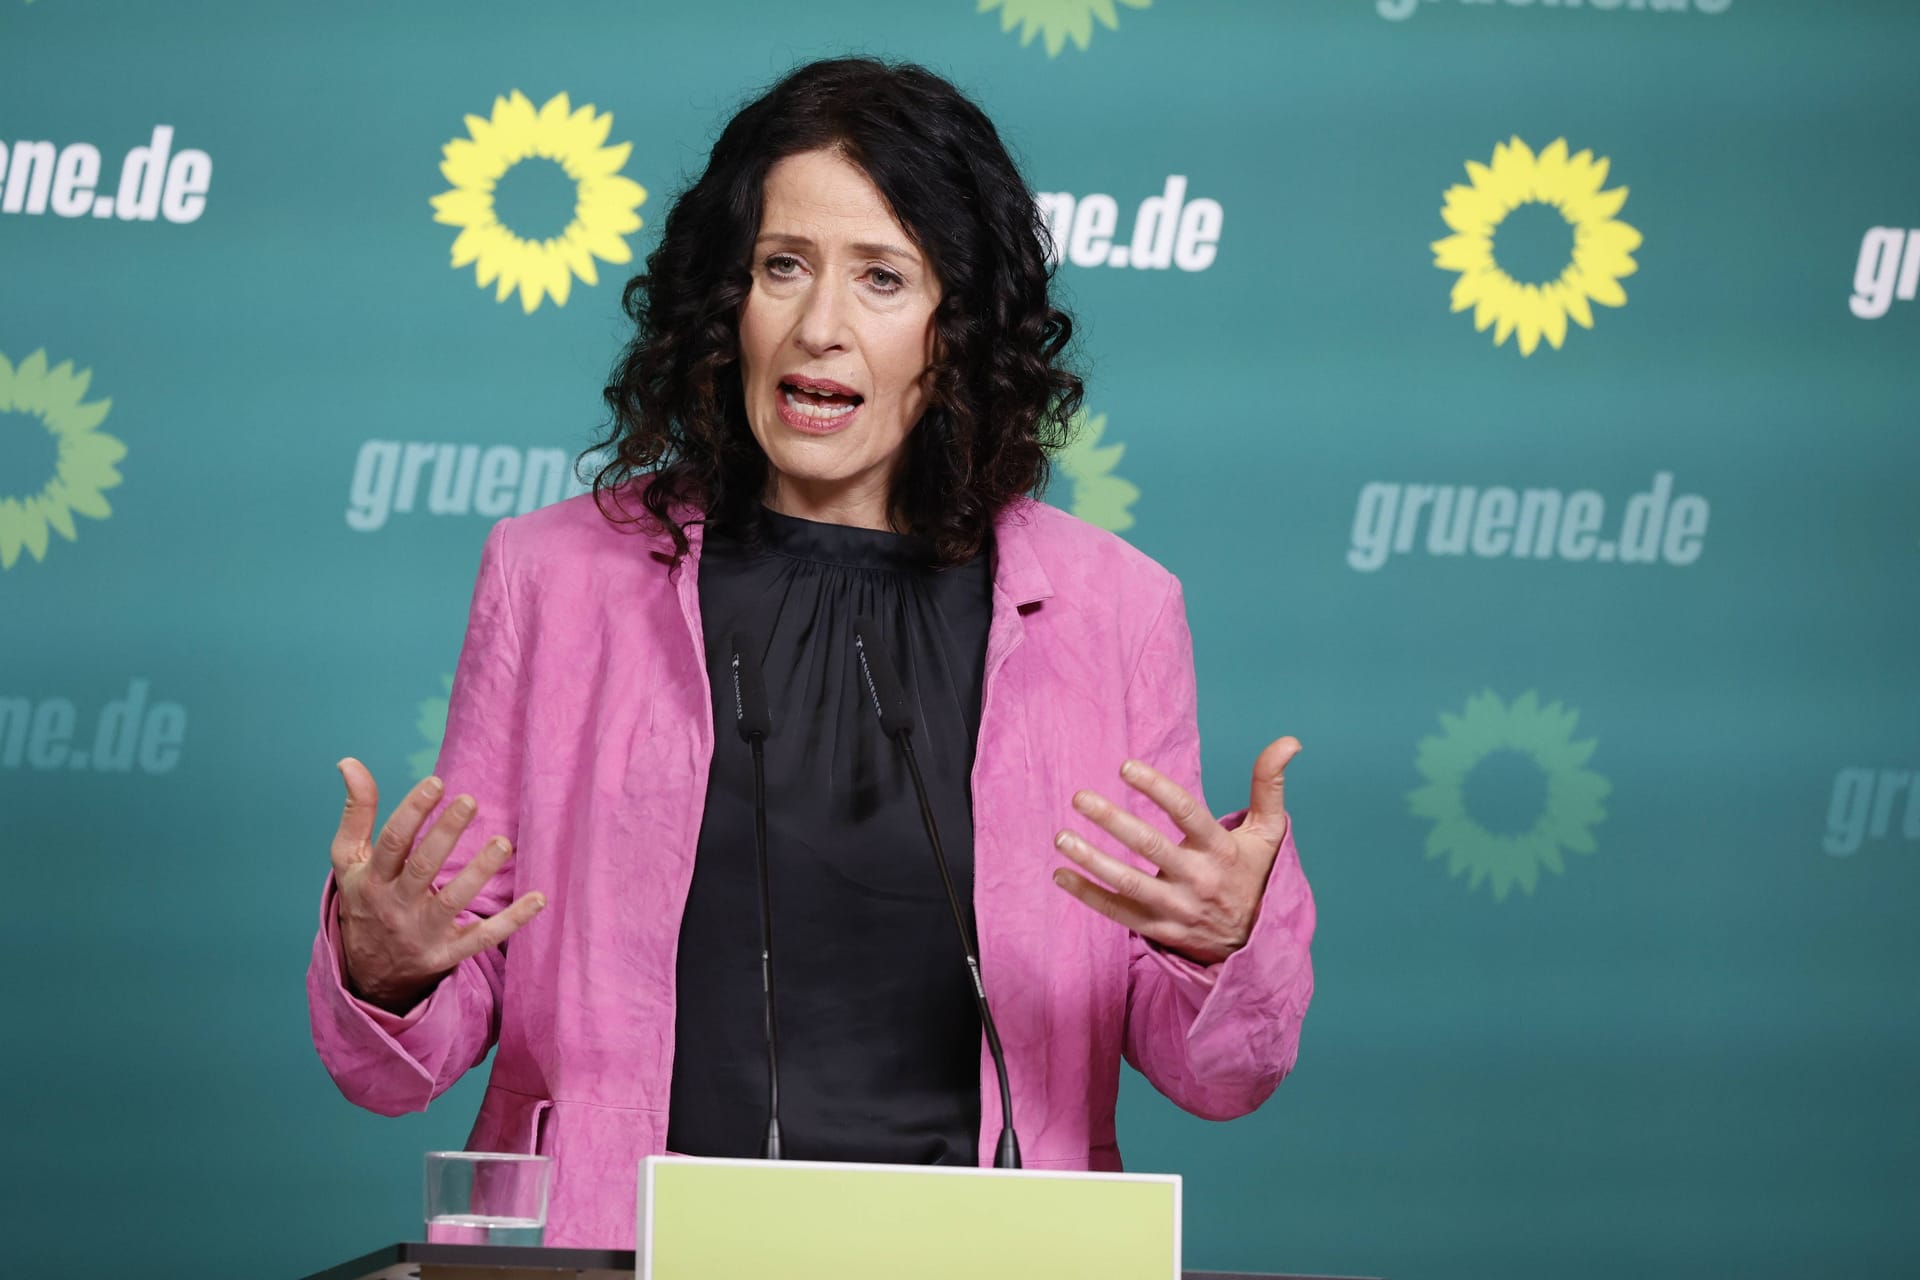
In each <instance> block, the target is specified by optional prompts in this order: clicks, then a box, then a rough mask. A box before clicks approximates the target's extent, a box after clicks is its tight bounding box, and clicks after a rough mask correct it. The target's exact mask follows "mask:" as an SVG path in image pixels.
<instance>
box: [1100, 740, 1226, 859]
mask: <svg viewBox="0 0 1920 1280" xmlns="http://www.w3.org/2000/svg"><path fill="white" fill-rule="evenodd" d="M1120 776H1121V778H1123V779H1124V780H1125V781H1126V784H1127V785H1128V786H1130V787H1132V788H1133V789H1134V790H1135V791H1138V792H1139V793H1140V794H1141V795H1143V796H1145V797H1146V798H1147V799H1149V800H1151V801H1153V802H1154V803H1155V804H1157V805H1159V806H1160V808H1161V809H1162V810H1163V811H1165V813H1166V815H1167V816H1168V817H1169V818H1172V819H1173V825H1174V826H1176V827H1178V828H1179V829H1180V834H1181V835H1183V836H1185V837H1186V838H1187V839H1189V840H1191V841H1193V845H1194V847H1195V848H1196V849H1215V848H1219V847H1220V846H1221V844H1222V843H1224V841H1223V837H1224V836H1225V835H1226V831H1225V829H1224V828H1222V827H1221V825H1220V824H1219V823H1218V822H1216V821H1214V818H1213V815H1212V814H1210V813H1208V812H1207V806H1205V805H1203V804H1201V803H1200V801H1199V800H1198V799H1196V798H1195V797H1194V795H1193V793H1192V792H1190V791H1188V790H1187V789H1186V788H1185V787H1183V786H1181V785H1180V784H1179V783H1177V782H1175V781H1174V780H1173V779H1172V778H1169V777H1168V776H1167V775H1166V774H1164V773H1162V772H1160V771H1159V770H1158V769H1156V768H1154V767H1153V766H1152V765H1150V764H1147V763H1146V762H1145V761H1142V760H1129V761H1127V762H1126V763H1125V764H1123V765H1121V766H1120Z"/></svg>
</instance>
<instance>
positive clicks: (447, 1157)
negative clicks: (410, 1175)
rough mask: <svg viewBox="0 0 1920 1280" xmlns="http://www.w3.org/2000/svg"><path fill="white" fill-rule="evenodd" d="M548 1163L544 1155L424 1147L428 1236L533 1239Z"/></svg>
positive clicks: (541, 1216) (456, 1240)
mask: <svg viewBox="0 0 1920 1280" xmlns="http://www.w3.org/2000/svg"><path fill="white" fill-rule="evenodd" d="M552 1167H553V1161H552V1159H551V1158H549V1157H547V1156H523V1155H510V1154H506V1153H504V1152H494V1151H429V1152H427V1242H428V1243H429V1244H517V1245H538V1244H539V1243H540V1242H541V1237H542V1236H543V1235H544V1234H545V1232H546V1228H547V1182H548V1178H549V1176H550V1174H551V1171H552Z"/></svg>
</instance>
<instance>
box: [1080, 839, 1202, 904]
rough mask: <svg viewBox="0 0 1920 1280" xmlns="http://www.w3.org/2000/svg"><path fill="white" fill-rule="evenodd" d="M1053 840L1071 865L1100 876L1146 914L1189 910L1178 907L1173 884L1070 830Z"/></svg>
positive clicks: (1122, 896) (1178, 898)
mask: <svg viewBox="0 0 1920 1280" xmlns="http://www.w3.org/2000/svg"><path fill="white" fill-rule="evenodd" d="M1053 844H1054V848H1056V849H1058V850H1059V851H1060V852H1061V853H1063V854H1065V855H1066V856H1067V857H1068V858H1069V859H1070V860H1072V861H1073V863H1074V864H1075V865H1077V866H1079V867H1081V868H1083V869H1085V870H1086V871H1089V872H1091V873H1092V874H1093V875H1095V876H1098V877H1099V878H1100V879H1101V880H1104V881H1105V882H1106V883H1107V885H1108V886H1110V887H1111V888H1112V890H1113V892H1114V893H1115V894H1116V895H1117V896H1119V897H1121V898H1125V899H1126V900H1127V901H1128V902H1132V903H1136V904H1138V905H1139V907H1140V908H1141V909H1142V910H1143V911H1145V912H1146V914H1147V915H1148V917H1149V918H1151V919H1155V920H1175V921H1177V920H1179V919H1181V918H1182V917H1184V916H1187V915H1191V914H1192V913H1191V912H1187V911H1182V910H1181V906H1180V891H1179V890H1178V889H1177V888H1176V887H1175V886H1174V885H1172V884H1170V883H1168V882H1167V881H1164V880H1161V879H1159V878H1158V877H1156V876H1150V875H1148V874H1147V873H1146V872H1144V871H1142V870H1140V869H1139V868H1138V867H1132V866H1128V865H1127V864H1126V863H1125V862H1122V861H1121V860H1120V859H1118V858H1116V857H1113V856H1112V855H1111V854H1107V853H1103V852H1101V851H1100V850H1099V849H1097V848H1095V847H1094V846H1093V845H1092V844H1091V843H1089V842H1088V841H1086V840H1083V839H1081V838H1080V837H1079V836H1077V835H1075V834H1073V832H1071V831H1062V832H1061V833H1060V834H1059V835H1057V836H1055V837H1054V841H1053Z"/></svg>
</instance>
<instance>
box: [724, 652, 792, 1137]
mask: <svg viewBox="0 0 1920 1280" xmlns="http://www.w3.org/2000/svg"><path fill="white" fill-rule="evenodd" d="M728 640H729V643H730V647H731V649H732V652H733V712H734V719H735V721H736V722H737V724H738V727H739V730H740V737H741V739H742V740H743V741H745V742H746V743H747V745H748V746H749V747H751V748H752V749H753V849H754V863H755V867H756V869H757V870H758V872H759V875H760V992H761V997H762V1000H763V1002H764V1007H765V1012H766V1039H767V1134H766V1137H765V1139H763V1140H762V1142H761V1144H760V1155H761V1158H762V1159H766V1160H778V1159H780V1025H779V1022H778V1020H777V1019H776V1018H775V1016H774V1011H773V891H772V889H771V888H770V887H769V883H768V880H769V878H768V875H767V735H768V734H769V733H770V732H771V731H772V729H773V712H772V709H771V708H770V707H769V706H768V704H767V685H766V680H765V678H764V677H763V675H762V673H761V670H760V657H759V646H758V645H757V644H756V643H755V642H754V638H753V637H752V636H751V635H748V634H746V633H745V632H735V633H734V634H733V635H732V636H729V637H728Z"/></svg>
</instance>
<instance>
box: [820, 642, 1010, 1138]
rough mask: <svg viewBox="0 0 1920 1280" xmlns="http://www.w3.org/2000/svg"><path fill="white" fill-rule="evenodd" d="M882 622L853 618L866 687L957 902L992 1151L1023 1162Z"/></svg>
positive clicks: (973, 953)
mask: <svg viewBox="0 0 1920 1280" xmlns="http://www.w3.org/2000/svg"><path fill="white" fill-rule="evenodd" d="M879 636H880V628H879V627H878V626H877V625H875V623H874V621H873V619H872V618H868V617H864V616H862V617H858V618H855V619H854V620H853V648H854V652H855V653H856V654H857V655H858V656H859V659H860V673H861V675H862V676H864V677H865V678H866V682H867V693H868V694H869V695H870V696H871V697H872V698H873V709H874V711H875V712H876V713H878V714H879V717H880V729H881V732H883V733H885V734H886V735H887V736H888V737H889V738H892V739H893V740H894V742H895V743H896V744H897V745H898V746H899V748H900V754H901V755H902V756H903V757H905V758H906V762H907V772H908V773H909V774H911V775H912V776H913V791H914V795H915V796H917V797H918V798H919V801H920V821H921V823H922V824H923V825H924V826H925V827H926V829H927V843H929V844H931V845H932V846H933V861H934V865H936V866H937V867H939V868H940V883H941V884H942V885H943V886H945V888H946V891H947V905H948V906H950V907H952V908H953V923H954V926H955V927H956V928H958V929H959V930H960V946H961V948H962V949H963V950H964V951H965V952H966V957H967V972H968V974H969V975H971V976H972V978H973V1003H974V1005H975V1006H976V1007H977V1008H978V1009H979V1010H980V1025H981V1027H982V1028H983V1029H984V1030H985V1031H986V1033H987V1048H988V1050H989V1051H991V1052H992V1054H993V1071H994V1074H995V1075H996V1076H998V1077H999V1081H1000V1117H1001V1121H1000V1145H999V1147H998V1149H996V1150H995V1151H994V1154H993V1167H994V1168H996V1169H1018V1168H1019V1167H1020V1135H1019V1134H1017V1133H1016V1132H1014V1128H1013V1089H1012V1088H1011V1087H1010V1086H1009V1085H1008V1083H1007V1055H1006V1052H1005V1051H1004V1050H1002V1049H1001V1047H1000V1029H999V1028H998V1027H996V1026H994V1025H993V1010H991V1009H989V1008H988V1007H987V986H986V983H985V982H983V981H982V980H981V978H980V955H979V951H978V949H977V948H976V947H975V946H974V941H973V931H972V930H971V929H969V928H968V927H967V913H966V909H965V908H963V907H962V906H961V905H960V894H959V893H958V892H957V891H956V890H955V889H954V887H953V872H952V871H951V870H950V869H949V868H948V866H947V853H946V849H945V848H944V847H943V846H942V845H941V843H940V829H939V827H938V825H937V824H936V823H935V822H934V820H933V806H932V805H931V804H929V803H928V801H927V783H926V779H924V778H922V777H921V776H920V762H919V760H917V759H916V758H915V757H914V754H913V708H912V707H910V706H909V705H908V704H907V694H906V690H905V689H904V688H903V687H902V686H901V684H900V676H899V674H898V673H897V672H895V671H894V669H893V662H892V660H891V659H889V658H888V657H887V652H886V650H885V649H884V648H882V647H881V645H880V644H879Z"/></svg>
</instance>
